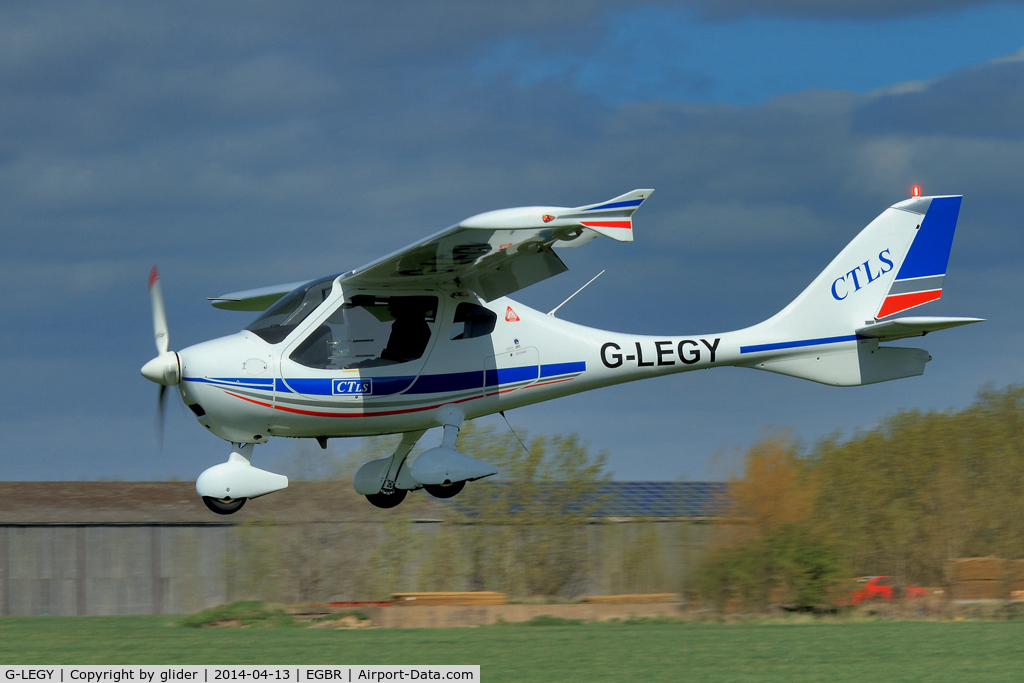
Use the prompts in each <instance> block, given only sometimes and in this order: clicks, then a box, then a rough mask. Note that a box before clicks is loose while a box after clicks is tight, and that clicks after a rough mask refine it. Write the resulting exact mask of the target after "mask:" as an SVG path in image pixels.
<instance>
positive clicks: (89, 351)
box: [0, 0, 1024, 479]
mask: <svg viewBox="0 0 1024 683" xmlns="http://www.w3.org/2000/svg"><path fill="white" fill-rule="evenodd" d="M935 8H938V9H935ZM1022 48H1024V4H1021V3H997V4H994V3H985V2H971V1H970V0H943V1H942V2H927V3H926V2H920V3H914V2H908V3H901V4H900V5H898V6H895V5H893V4H892V3H888V2H882V1H881V0H862V1H860V2H854V1H853V0H850V1H848V2H844V1H837V2H834V3H820V2H810V1H809V0H764V1H762V2H754V1H753V0H722V1H721V2H703V1H702V0H692V1H687V2H678V3H674V2H657V3H644V2H628V3H627V2H615V1H612V0H592V1H591V0H588V1H581V2H576V3H565V4H561V3H547V2H535V3H534V2H525V3H495V4H485V3H468V4H467V3H459V2H454V1H452V2H446V1H445V0H437V1H436V2H432V3H402V2H395V3H389V2H385V3H377V4H375V5H374V6H373V7H372V8H371V7H365V8H364V7H361V6H357V5H356V4H351V3H335V2H323V3H317V2H310V3H304V4H301V5H295V6H281V5H278V4H276V3H261V2H223V3H217V4H215V5H211V4H209V3H200V2H195V3H184V4H182V5H180V6H177V7H175V8H169V7H168V8H165V7H162V6H157V5H140V4H138V3H131V2H102V3H101V2H95V3H89V2H75V3H72V2H61V1H56V0H55V1H52V2H38V3H31V4H17V5H8V6H5V7H3V8H2V9H0V130H3V131H4V135H2V136H0V231H2V232H0V234H2V237H3V242H2V244H3V247H2V250H0V293H2V294H3V296H2V297H0V360H2V367H3V368H4V370H5V381H6V386H7V387H8V391H7V392H5V393H4V395H3V397H2V398H0V434H2V435H3V439H0V479H62V478H70V479H79V478H85V479H91V478H97V477H106V478H122V479H154V478H168V477H178V478H182V479H193V478H195V477H196V476H197V475H198V474H199V473H200V472H201V471H202V470H204V469H205V468H207V467H209V466H210V465H212V464H216V463H218V462H221V461H223V460H224V458H225V457H226V455H227V446H226V444H224V443H222V442H220V441H219V440H217V439H216V438H214V437H212V436H211V435H209V434H208V433H205V430H203V429H202V427H200V426H199V425H198V424H197V423H196V421H195V420H194V419H193V418H192V417H191V414H190V413H188V412H187V410H186V409H185V408H184V407H183V406H181V405H180V402H173V403H172V405H171V406H170V410H169V412H168V425H167V432H166V438H165V444H164V448H163V451H162V452H161V451H160V450H159V449H158V447H157V444H156V441H155V438H154V434H153V417H154V411H155V407H156V390H155V387H154V386H153V385H152V384H150V383H149V382H147V381H146V380H144V379H143V378H142V377H141V376H140V375H139V368H140V367H141V366H142V364H143V363H145V362H146V361H147V360H149V359H150V358H151V357H152V353H153V344H152V337H151V334H152V331H151V317H150V311H149V301H148V296H147V291H146V278H147V275H148V273H149V269H150V268H151V267H152V265H153V264H154V263H158V264H159V265H160V269H161V273H162V276H163V285H164V292H165V296H166V299H167V311H168V319H169V323H170V330H171V335H170V336H171V346H172V348H183V347H184V346H186V345H189V344H193V343H197V342H200V341H203V340H205V339H209V338H213V337H216V336H220V335H223V334H228V333H231V332H234V331H236V330H238V329H240V328H241V327H244V326H245V325H246V324H247V323H248V322H249V321H250V319H251V317H252V316H251V315H248V314H241V313H231V312H224V311H218V310H215V309H212V308H211V307H210V306H209V305H208V304H207V302H206V297H207V296H211V295H217V294H222V293H224V292H229V291H237V290H240V289H247V288H252V287H259V286H265V285H271V284H276V283H280V282H293V281H297V280H302V279H311V278H313V277H316V276H320V275H323V274H327V273H332V272H339V271H342V270H348V269H351V268H354V267H357V266H359V265H361V264H363V263H366V262H368V261H370V260H372V259H374V258H376V257H378V256H380V255H382V254H385V253H388V252H391V251H393V250H395V249H398V248H400V247H402V246H404V245H406V244H408V243H410V242H412V241H414V240H417V239H419V238H421V237H423V236H425V235H427V234H430V233H432V232H434V231H436V230H438V229H440V228H443V227H445V226H447V225H450V224H452V223H455V222H456V221H458V220H460V219H462V218H465V217H467V216H471V215H474V214H476V213H479V212H482V211H487V210H490V209H496V208H503V207H510V206H523V205H536V204H549V205H564V206H574V205H582V204H587V203H592V202H597V201H602V200H605V199H607V198H609V197H614V196H617V195H619V194H621V193H623V192H626V191H629V190H631V189H633V188H637V187H654V188H656V190H657V194H655V195H654V196H653V197H652V199H651V200H650V201H649V202H647V203H646V204H645V205H644V207H643V208H642V209H641V211H640V212H638V213H637V214H636V216H635V226H636V227H635V234H636V241H635V242H633V243H631V244H620V243H615V242H612V241H610V240H599V241H596V242H594V243H592V244H590V245H587V247H586V248H583V249H576V250H567V252H566V254H565V255H564V257H563V258H564V260H565V262H566V263H567V265H568V266H569V268H570V270H569V272H568V273H565V274H563V275H559V276H558V277H555V278H551V279H550V280H547V281H545V282H543V283H540V284H538V285H535V286H534V287H531V288H529V289H527V290H524V291H522V292H520V293H518V294H517V295H516V298H517V299H518V300H520V301H522V302H523V303H524V304H526V305H529V306H533V307H535V308H538V309H540V310H545V311H546V310H549V309H550V308H553V307H554V306H555V305H557V304H558V303H559V302H560V301H562V300H563V299H564V298H565V297H566V296H568V295H569V294H570V293H572V292H573V291H574V290H575V289H576V288H577V287H579V286H580V285H582V284H583V283H584V282H586V281H587V280H588V279H590V277H592V276H593V275H594V274H596V273H597V272H598V271H600V270H602V269H607V273H606V274H605V275H604V277H602V278H601V279H599V280H598V281H597V282H595V283H594V284H593V285H592V286H591V287H590V288H588V290H586V291H585V292H584V293H582V294H580V295H579V296H578V297H576V298H575V299H573V301H572V302H571V303H570V304H569V305H567V306H566V307H565V308H564V309H562V311H561V312H560V313H561V315H562V316H563V317H564V318H566V319H568V320H572V321H574V322H579V323H582V324H586V325H591V326H595V327H604V328H611V329H618V330H628V331H636V332H640V333H652V334H654V333H670V334H703V333H710V332H715V331H725V330H729V329H736V328H739V327H744V326H747V325H750V324H753V323H756V322H758V321H760V320H762V319H764V318H766V317H768V316H769V315H771V314H773V313H774V312H776V311H777V310H779V309H781V308H782V307H783V306H785V305H786V303H788V302H789V301H790V300H791V299H792V298H793V297H794V296H796V294H798V293H799V292H800V290H801V289H802V288H803V287H804V286H805V285H806V284H807V283H809V282H810V281H811V280H812V279H813V278H814V277H815V276H816V275H817V274H818V272H820V271H821V270H822V269H823V268H824V266H825V265H826V264H827V263H828V262H829V261H830V260H831V259H832V258H833V257H834V256H835V254H837V253H838V252H839V250H840V249H841V248H842V247H843V246H844V245H845V244H846V243H847V242H849V241H850V239H852V238H853V236H854V235H856V233H857V232H858V231H859V230H860V229H861V228H862V227H863V226H864V225H866V224H867V223H868V222H869V221H870V220H872V219H873V218H874V217H875V216H876V215H878V214H879V213H880V212H881V211H882V210H884V209H885V208H886V207H887V206H889V205H891V204H893V203H894V202H896V201H899V200H901V199H903V198H905V197H906V196H907V194H908V192H909V188H910V187H911V186H912V185H913V184H915V183H917V184H920V185H921V186H922V187H923V188H924V189H925V191H926V192H928V193H933V194H945V193H950V194H963V195H964V197H965V199H964V204H963V210H962V212H961V216H960V223H959V227H958V232H957V236H956V240H955V241H954V245H953V252H952V256H951V259H950V265H949V272H948V276H947V279H946V287H945V294H944V297H943V299H942V301H941V302H937V303H934V304H929V306H928V307H926V308H924V309H921V313H922V314H928V315H965V316H978V317H983V318H987V319H988V322H986V323H984V324H983V325H979V326H974V327H972V328H966V329H961V330H952V331H949V332H944V333H942V334H936V335H929V336H928V337H927V338H926V340H918V342H917V343H918V345H920V346H921V347H922V348H926V349H927V350H928V351H929V352H930V353H931V354H932V355H933V357H934V359H935V360H933V361H932V362H931V363H930V364H929V366H928V368H927V370H926V373H925V375H924V376H923V377H920V378H915V379H911V380H905V381H900V382H892V383H886V384H882V385H874V386H869V387H860V388H854V389H836V388H829V387H824V386H821V385H816V384H813V383H809V382H802V381H799V380H795V379H791V378H786V377H781V376H776V375H770V374H766V373H758V372H754V371H750V370H740V369H723V370H719V371H716V372H709V373H694V374H691V375H684V376H677V377H670V378H663V379H659V380H651V381H649V382H643V383H637V384H632V385H623V386H619V387H611V388H608V389H605V390H601V391H596V392H590V393H587V394H583V395H580V396H575V397H567V398H565V399H560V400H558V401H556V402H554V403H549V404H543V405H540V406H534V407H528V408H523V409H519V410H516V411H512V412H510V413H509V419H510V420H511V422H512V424H513V425H514V426H515V427H516V428H517V429H519V430H524V431H529V432H531V433H534V434H550V433H556V432H569V431H575V432H578V433H579V434H581V435H582V436H583V437H584V438H587V439H589V440H590V441H591V444H592V446H593V447H594V449H595V450H597V449H603V450H606V451H607V452H608V453H609V456H610V458H609V463H610V466H611V468H612V469H613V470H614V471H615V473H616V476H617V477H619V478H622V479H674V478H677V477H680V476H685V477H688V478H690V479H702V478H714V477H721V476H724V475H725V474H727V473H728V471H729V470H730V468H732V467H733V466H734V465H735V463H736V453H737V452H739V451H741V450H742V449H743V448H745V447H747V446H749V445H750V444H751V443H752V442H753V441H754V440H756V439H757V438H759V437H760V436H761V435H763V434H764V433H766V432H770V431H775V430H779V429H792V430H793V432H794V434H796V435H797V436H798V437H799V438H801V439H803V440H804V441H806V442H808V443H809V442H813V441H814V440H815V439H818V438H821V437H822V436H825V435H828V434H832V433H835V432H839V433H846V434H849V433H851V432H852V431H854V430H856V429H858V428H868V427H871V426H873V425H875V424H877V422H878V421H879V420H880V419H881V418H882V417H884V416H885V415H888V414H891V413H892V412H894V411H896V410H900V409H912V410H929V409H945V408H947V407H957V406H964V405H967V404H968V403H970V402H971V400H972V399H973V397H974V395H975V393H976V392H977V390H978V389H979V388H980V387H982V386H984V385H986V384H991V385H995V386H1004V385H1006V384H1009V383H1019V382H1021V381H1024V362H1022V361H1021V359H1020V353H1019V340H1020V338H1021V334H1022V333H1024V311H1022V310H1021V309H1020V306H1019V305H1018V303H1017V302H1018V301H1019V300H1020V298H1021V293H1022V292H1021V288H1022V287H1021V284H1020V283H1021V281H1022V278H1021V275H1022V273H1021V256H1022V254H1024V231H1021V229H1020V228H1021V219H1020V217H1021V216H1022V215H1024V200H1022V197H1021V192H1020V188H1021V185H1022V179H1024V123H1022V119H1021V116H1020V112H1021V111H1022V110H1024V60H1021V59H1019V58H1013V57H1011V56H1012V55H1015V54H1019V53H1020V50H1021V49H1022ZM1008 57H1009V58H1008ZM695 86H699V87H695ZM497 420H500V418H495V419H494V420H492V421H490V422H489V424H495V426H496V427H499V428H502V429H504V427H503V423H500V422H498V421H497ZM430 438H433V437H430V436H428V437H427V439H430ZM349 445H350V444H348V443H346V442H340V441H339V442H332V444H331V451H330V452H331V453H332V454H335V455H337V454H340V453H342V452H344V451H345V449H346V448H347V447H348V446H349ZM311 448H312V449H315V448H316V446H315V445H311V444H306V443H305V442H295V441H278V442H273V443H271V444H269V445H266V446H261V447H260V448H259V449H258V451H257V455H256V463H257V464H264V465H265V464H267V463H275V462H278V463H283V464H284V466H287V462H288V461H289V459H290V458H294V456H296V454H303V453H306V452H308V451H309V449H311Z"/></svg>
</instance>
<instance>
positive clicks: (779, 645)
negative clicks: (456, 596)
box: [0, 617, 1024, 683]
mask: <svg viewBox="0 0 1024 683" xmlns="http://www.w3.org/2000/svg"><path fill="white" fill-rule="evenodd" d="M172 623H173V621H172V619H171V618H168V617H28V618H18V617H11V618H5V619H0V663H4V664H177V663H192V664H480V665H481V678H482V679H483V680H484V681H486V682H491V681H519V682H522V681H624V680H635V681H682V680H693V681H748V680H749V681H776V680H777V681H787V682H796V681H828V682H829V683H838V682H840V681H921V680H928V681H964V680H978V681H1002V680H1006V681H1010V680H1013V681H1019V680H1024V622H971V621H964V622H909V621H904V622H846V623H843V622H832V623H771V624H760V625H759V624H729V625H725V624H693V623H690V624H687V623H637V624H561V625H531V624H523V625H504V626H487V627H481V628H463V629H443V630H441V629H429V630H427V629H424V630H377V629H374V630H309V629H300V628H265V629H256V628H253V629H238V628H201V629H197V628H180V627H175V626H173V625H172Z"/></svg>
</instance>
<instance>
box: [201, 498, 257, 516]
mask: <svg viewBox="0 0 1024 683" xmlns="http://www.w3.org/2000/svg"><path fill="white" fill-rule="evenodd" d="M246 500H248V498H235V499H233V500H227V499H226V500H221V499H219V498H211V497H210V496H203V502H204V503H206V507H208V508H210V509H211V510H213V511H214V512H216V513H217V514H218V515H233V514H235V513H236V512H238V511H239V510H241V509H242V506H243V505H245V501H246Z"/></svg>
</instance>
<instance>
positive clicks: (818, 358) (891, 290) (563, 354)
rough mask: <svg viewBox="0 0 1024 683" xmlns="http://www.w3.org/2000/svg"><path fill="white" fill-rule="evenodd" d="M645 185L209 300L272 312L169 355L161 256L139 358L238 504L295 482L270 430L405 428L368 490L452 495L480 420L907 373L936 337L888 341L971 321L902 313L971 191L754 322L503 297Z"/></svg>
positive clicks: (496, 216) (848, 255)
mask: <svg viewBox="0 0 1024 683" xmlns="http://www.w3.org/2000/svg"><path fill="white" fill-rule="evenodd" d="M652 192H653V191H652V190H635V191H633V192H630V193H628V194H624V195H622V196H621V197H616V198H615V199H611V200H609V201H606V202H602V203H599V204H592V205H589V206H580V207H576V208H564V207H554V206H541V207H537V206H533V207H525V208H518V209H504V210H501V211H491V212H488V213H483V214H480V215H478V216H474V217H472V218H469V219H466V220H464V221H462V222H461V223H459V224H457V225H455V226H452V227H450V228H448V229H447V230H442V231H441V232H438V233H436V234H434V235H432V236H430V237H427V238H426V239H424V240H422V241H420V242H417V243H415V244H412V245H411V246H409V247H406V248H405V249H402V250H401V251H397V252H395V253H393V254H390V255H388V256H385V257H383V258H381V259H379V260H377V261H374V262H372V263H370V264H368V265H366V266H363V267H362V268H358V269H356V270H351V271H348V272H345V273H341V274H340V275H331V276H329V277H325V278H321V279H318V280H314V281H312V282H307V283H293V284H288V285H282V286H279V287H266V288H263V289H257V290H250V291H245V292H238V293H234V294H226V295H224V296H219V297H215V298H212V299H211V301H212V302H213V305H214V306H216V307H217V308H224V309H230V310H241V311H264V312H263V314H262V315H261V316H259V317H258V318H257V319H256V320H255V321H254V322H253V323H252V324H251V325H249V326H248V327H247V328H246V329H244V330H242V331H241V332H238V333H237V334H232V335H229V336H227V337H222V338H219V339H214V340H212V341H208V342H204V343H201V344H196V345H195V346H190V347H188V348H186V349H184V350H182V351H177V352H174V351H170V350H168V349H169V344H168V333H167V321H166V317H165V314H164V305H163V298H162V294H161V291H160V280H159V278H158V275H157V270H156V268H155V267H154V268H153V272H152V273H151V275H150V281H149V286H150V294H151V298H152V305H153V319H154V327H155V334H156V345H157V351H158V355H157V357H156V358H154V359H153V360H151V361H149V362H148V363H146V365H145V366H144V367H143V368H142V374H143V376H145V377H146V378H147V379H150V380H152V381H153V382H156V383H157V384H160V385H162V386H161V388H160V398H161V404H162V400H163V395H164V391H165V389H166V387H169V386H176V387H178V391H179V392H180V394H181V398H182V399H183V400H184V402H185V405H187V406H188V407H189V408H190V409H191V410H192V412H193V413H195V416H196V419H197V420H198V421H199V423H200V424H201V425H203V426H204V427H206V428H207V429H209V430H210V431H211V432H213V433H214V434H216V435H217V436H219V437H220V438H222V439H225V440H226V441H229V442H231V445H232V450H231V454H230V456H229V458H228V460H227V462H225V463H222V464H219V465H216V466H214V467H211V468H209V469H208V470H206V471H205V472H203V473H202V474H201V475H200V476H199V479H198V480H197V481H196V491H197V493H198V494H199V495H200V496H202V498H203V501H204V502H205V503H206V505H207V506H208V507H209V508H210V509H211V510H213V511H214V512H217V513H220V514H231V513H233V512H235V511H237V510H238V509H240V508H241V507H242V506H243V505H244V504H245V501H246V500H247V499H249V498H257V497H259V496H263V495H266V494H268V493H272V492H274V491H278V490H280V489H283V488H285V487H286V486H287V485H288V479H287V478H286V477H284V476H282V475H279V474H274V473H272V472H268V471H265V470H262V469H259V468H257V467H255V466H253V465H252V464H251V463H250V461H251V459H252V455H253V447H254V446H255V445H256V444H261V443H265V442H266V441H267V439H269V438H270V437H296V438H312V439H317V440H318V441H319V443H320V445H321V447H323V448H326V444H327V439H330V438H335V437H347V436H367V435H375V434H402V440H401V443H400V444H399V446H398V449H397V450H396V451H395V453H394V454H393V455H392V456H390V457H387V458H382V459H380V460H374V461H372V462H368V463H366V464H365V465H363V466H362V467H361V468H360V469H359V471H358V472H357V474H356V476H355V481H354V485H355V489H356V491H357V492H359V493H360V494H362V495H365V496H366V498H367V499H368V500H369V501H370V502H371V503H373V504H374V505H376V506H378V507H382V508H390V507H394V506H395V505H398V504H399V503H400V502H402V500H403V499H404V498H405V496H406V494H407V492H409V491H414V490H418V489H425V490H426V491H427V493H429V494H431V495H433V496H436V497H439V498H450V497H451V496H454V495H456V494H457V493H459V492H460V491H461V490H462V489H463V487H464V486H465V485H466V483H467V482H471V481H474V480H477V479H481V478H484V477H488V476H491V475H493V474H496V473H497V471H498V470H497V468H496V467H494V466H492V465H489V464H487V463H484V462H481V461H479V460H475V459H473V458H471V457H469V456H468V455H464V454H462V453H460V452H458V451H457V450H456V438H457V436H458V432H459V428H460V426H461V425H462V422H463V421H464V420H466V419H469V418H476V417H480V416H482V415H489V414H492V413H497V412H501V411H504V410H508V409H511V408H516V407H519V406H525V405H529V404H531V403H537V402H539V401H546V400H548V399H552V398H558V397H559V396H566V395H569V394H575V393H578V392H581V391H588V390H590V389H596V388H598V387H604V386H609V385H612V384H619V383H622V382H630V381H633V380H638V379H644V378H647V377H658V376H660V375H667V374H670V373H676V372H687V371H690V370H702V369H705V368H713V367H721V366H741V367H747V368H755V369H758V370H767V371H769V372H777V373H781V374H784V375H791V376H793V377H800V378H803V379H809V380H813V381H816V382H821V383H823V384H832V385H838V386H856V385H861V384H872V383H874V382H885V381H888V380H893V379H900V378H903V377H912V376H915V375H920V374H922V373H923V372H924V366H925V363H927V362H928V361H929V360H930V359H931V357H930V356H929V355H928V352H927V351H923V350H921V349H913V348H903V347H891V346H883V345H882V344H883V343H884V342H890V341H894V340H897V339H903V338H905V337H914V336H921V335H924V334H927V333H928V332H933V331H936V330H941V329H945V328H949V327H955V326H958V325H965V324H968V323H973V322H979V319H977V318H936V317H894V316H897V315H898V314H899V313H902V312H904V311H906V310H908V309H911V308H914V307H916V306H920V305H921V304H925V303H928V302H930V301H934V300H936V299H938V298H939V297H940V296H941V295H942V282H943V278H944V276H945V274H946V264H947V261H948V259H949V252H950V248H951V246H952V243H953V233H954V230H955V228H956V222H957V217H958V215H959V211H960V200H961V198H960V197H959V196H946V197H913V198H911V199H908V200H906V201H902V202H899V203H898V204H895V205H893V206H892V207H890V208H888V209H886V210H885V212H883V213H882V214H881V215H880V216H878V218H876V219H875V220H873V221H872V222H871V223H870V224H869V225H868V226H867V227H866V228H864V230H863V231H862V232H861V233H860V234H859V235H857V237H855V238H854V240H853V241H852V242H850V244H849V245H847V247H846V248H845V249H843V251H842V252H841V253H840V254H839V255H838V256H837V257H836V258H835V259H834V260H833V261H832V263H831V264H829V266H828V267H827V268H825V270H824V271H823V272H822V273H821V274H820V275H818V277H817V278H815V279H814V281H813V282H811V284H810V285H809V286H808V287H807V289H805V290H804V291H803V292H802V293H801V294H800V295H799V296H798V297H797V298H796V299H794V300H793V302H792V303H790V304H789V305H788V306H786V307H785V308H784V309H783V310H782V311H780V312H779V313H777V314H776V315H774V316H772V317H771V318H769V319H768V320H765V321H764V322H762V323H760V324H757V325H754V326H753V327H748V328H745V329H742V330H737V331H733V332H719V333H712V334H687V335H677V334H665V335H661V336H639V335H634V334H627V333H623V332H609V331H605V330H598V329H592V328H588V327H583V326H581V325H575V324H573V323H570V322H567V321H565V320H561V319H559V318H557V317H555V316H554V315H553V314H554V311H552V312H551V313H549V314H544V313H540V312H538V311H535V310H531V309H529V308H527V307H526V306H523V305H522V304H519V303H516V302H514V301H512V300H511V299H508V298H506V297H507V296H508V295H509V294H512V293H513V292H515V291H517V290H519V289H522V288H524V287H527V286H529V285H532V284H534V283H536V282H540V281H541V280H544V279H546V278H548V277H551V276H552V275H557V274H558V273H561V272H563V271H564V270H566V266H565V265H564V264H563V263H562V261H561V259H560V258H559V257H558V255H557V253H556V250H557V249H560V248H563V247H574V246H577V245H580V244H584V243H586V242H588V241H590V240H592V239H595V238H597V237H600V236H605V237H609V238H611V239H613V240H616V241H619V242H630V241H632V240H633V223H632V215H633V212H634V211H636V210H637V209H638V208H639V207H640V205H641V204H643V202H644V201H645V200H646V199H647V198H648V197H650V196H651V193H652ZM570 298H571V297H570ZM556 310H557V309H556ZM432 427H442V428H443V430H442V431H443V437H442V441H441V444H440V445H438V446H437V447H435V448H432V449H430V450H428V451H426V452H424V453H423V454H422V455H420V456H419V457H418V458H416V459H415V461H413V462H411V463H410V462H408V461H407V456H408V455H409V452H410V451H411V450H412V448H413V446H414V445H415V444H416V442H417V440H418V439H419V438H420V437H421V436H422V435H423V434H424V432H425V431H426V430H428V429H430V428H432Z"/></svg>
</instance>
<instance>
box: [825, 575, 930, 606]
mask: <svg viewBox="0 0 1024 683" xmlns="http://www.w3.org/2000/svg"><path fill="white" fill-rule="evenodd" d="M855 582H856V585H855V586H854V587H853V588H851V589H850V592H849V593H847V595H846V598H845V599H841V600H837V601H836V604H837V605H851V606H852V605H859V604H860V603H862V602H865V601H867V600H896V599H898V598H897V592H896V580H895V579H894V578H893V577H891V576H862V577H860V578H859V579H855ZM902 594H903V599H904V600H912V599H914V598H921V597H924V596H925V595H927V594H928V591H926V590H924V589H923V588H918V587H916V586H906V587H905V588H903V591H902Z"/></svg>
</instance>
